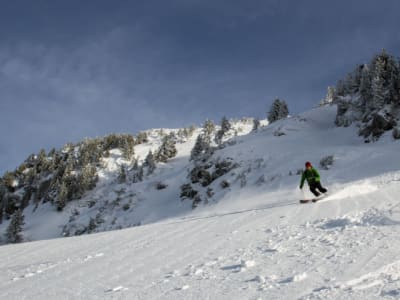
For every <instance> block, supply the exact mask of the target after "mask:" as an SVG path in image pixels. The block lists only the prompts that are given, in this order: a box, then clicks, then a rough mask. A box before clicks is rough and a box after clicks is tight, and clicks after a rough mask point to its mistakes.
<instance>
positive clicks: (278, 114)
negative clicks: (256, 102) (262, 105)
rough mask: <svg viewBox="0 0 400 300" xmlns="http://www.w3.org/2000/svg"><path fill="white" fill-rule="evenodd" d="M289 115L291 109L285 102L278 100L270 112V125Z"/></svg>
mask: <svg viewBox="0 0 400 300" xmlns="http://www.w3.org/2000/svg"><path fill="white" fill-rule="evenodd" d="M288 115H289V109H288V106H287V104H286V102H285V100H280V99H279V98H276V99H275V100H274V102H273V103H272V105H271V109H270V110H269V112H268V121H269V122H270V123H272V122H275V121H277V120H280V119H284V118H286V117H287V116H288Z"/></svg>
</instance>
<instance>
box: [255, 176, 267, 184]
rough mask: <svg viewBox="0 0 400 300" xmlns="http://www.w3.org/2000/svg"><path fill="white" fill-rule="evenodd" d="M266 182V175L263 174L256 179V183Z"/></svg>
mask: <svg viewBox="0 0 400 300" xmlns="http://www.w3.org/2000/svg"><path fill="white" fill-rule="evenodd" d="M264 183H265V175H264V174H263V175H261V176H260V177H258V179H257V180H256V185H263V184H264Z"/></svg>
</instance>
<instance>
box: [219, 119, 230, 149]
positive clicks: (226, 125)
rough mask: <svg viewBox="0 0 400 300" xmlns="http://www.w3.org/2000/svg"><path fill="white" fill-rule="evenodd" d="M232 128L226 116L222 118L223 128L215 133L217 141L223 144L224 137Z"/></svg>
mask: <svg viewBox="0 0 400 300" xmlns="http://www.w3.org/2000/svg"><path fill="white" fill-rule="evenodd" d="M231 128H232V125H231V123H230V122H229V120H228V119H227V118H226V117H225V116H224V117H223V118H222V120H221V129H220V130H218V132H217V133H216V135H215V142H216V143H217V144H221V143H222V139H223V137H224V135H225V134H226V133H227V132H228V131H229V130H230V129H231Z"/></svg>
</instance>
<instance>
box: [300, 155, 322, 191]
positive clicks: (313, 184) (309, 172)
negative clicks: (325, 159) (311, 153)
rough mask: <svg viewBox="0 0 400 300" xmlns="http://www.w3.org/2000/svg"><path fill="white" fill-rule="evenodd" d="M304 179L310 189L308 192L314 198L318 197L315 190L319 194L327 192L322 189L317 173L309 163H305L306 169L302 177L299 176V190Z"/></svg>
mask: <svg viewBox="0 0 400 300" xmlns="http://www.w3.org/2000/svg"><path fill="white" fill-rule="evenodd" d="M306 179H307V183H308V186H309V187H310V191H311V192H312V193H313V194H314V195H315V197H318V196H319V195H320V193H319V192H318V191H317V189H318V190H319V191H320V192H321V193H326V192H327V191H328V190H327V189H326V188H324V187H322V185H321V179H320V176H319V173H318V171H317V169H315V168H314V167H313V166H312V165H311V163H310V162H309V161H308V162H306V169H305V170H304V171H303V175H302V176H301V182H300V189H302V188H303V185H304V180H306Z"/></svg>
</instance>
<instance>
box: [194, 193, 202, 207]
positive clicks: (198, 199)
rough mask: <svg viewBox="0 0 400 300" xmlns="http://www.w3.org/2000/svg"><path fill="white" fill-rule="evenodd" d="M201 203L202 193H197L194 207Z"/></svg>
mask: <svg viewBox="0 0 400 300" xmlns="http://www.w3.org/2000/svg"><path fill="white" fill-rule="evenodd" d="M200 203H201V197H200V195H196V196H195V197H194V199H193V203H192V209H195V208H196V207H197V206H198V205H199V204H200Z"/></svg>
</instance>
